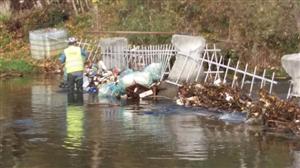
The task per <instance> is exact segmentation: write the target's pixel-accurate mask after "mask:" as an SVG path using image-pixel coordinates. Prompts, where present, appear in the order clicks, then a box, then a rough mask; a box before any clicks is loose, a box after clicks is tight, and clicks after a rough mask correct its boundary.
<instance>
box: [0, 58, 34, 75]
mask: <svg viewBox="0 0 300 168" xmlns="http://www.w3.org/2000/svg"><path fill="white" fill-rule="evenodd" d="M34 70H35V67H34V66H33V65H32V64H30V63H28V62H26V61H24V60H4V59H0V72H21V73H30V72H33V71H34Z"/></svg>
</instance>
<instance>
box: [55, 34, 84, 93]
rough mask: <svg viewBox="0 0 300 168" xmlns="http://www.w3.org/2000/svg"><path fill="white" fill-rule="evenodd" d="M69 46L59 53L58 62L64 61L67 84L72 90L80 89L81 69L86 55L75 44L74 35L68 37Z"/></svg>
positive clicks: (81, 81) (81, 82) (81, 80)
mask: <svg viewBox="0 0 300 168" xmlns="http://www.w3.org/2000/svg"><path fill="white" fill-rule="evenodd" d="M68 43H69V46H68V47H67V48H66V49H65V50H64V52H63V53H62V54H61V55H60V58H59V60H60V62H61V63H65V73H66V74H67V86H68V89H69V91H71V92H73V91H74V90H75V87H76V89H77V91H79V92H81V91H82V84H83V69H84V63H85V60H86V57H87V53H86V52H85V50H84V49H82V48H80V47H78V46H76V43H77V40H76V38H74V37H70V38H69V39H68Z"/></svg>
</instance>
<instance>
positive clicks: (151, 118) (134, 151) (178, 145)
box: [0, 76, 300, 168]
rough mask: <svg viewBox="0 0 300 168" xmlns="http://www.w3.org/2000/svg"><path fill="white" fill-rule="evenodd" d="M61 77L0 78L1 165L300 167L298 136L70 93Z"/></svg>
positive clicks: (171, 108) (169, 105)
mask: <svg viewBox="0 0 300 168" xmlns="http://www.w3.org/2000/svg"><path fill="white" fill-rule="evenodd" d="M59 78H60V77H57V76H39V77H34V78H22V79H12V80H6V81H1V82H0V167H1V168H10V167H20V168H66V167H75V168H83V167H91V168H96V167H108V168H109V167H116V168H127V167H128V168H134V167H153V168H157V167H164V168H165V167H191V168H193V167H210V168H212V167H226V168H227V167H228V168H235V167H236V168H253V167H257V168H258V167H262V168H267V167H271V168H277V167H278V168H282V167H300V141H299V139H293V138H286V137H283V136H278V135H271V134H266V133H264V132H262V131H261V130H259V129H256V128H253V127H247V126H245V125H244V124H240V123H238V122H230V123H228V122H226V121H223V120H219V119H216V118H217V117H216V116H218V115H215V114H212V113H211V112H208V111H206V110H203V109H197V108H184V107H179V106H176V105H174V103H173V102H172V101H170V100H161V101H141V102H138V103H137V102H129V101H127V102H126V101H117V100H114V99H99V98H98V97H97V96H93V95H83V96H80V95H68V94H67V93H64V92H61V91H59V89H58V87H57V86H58V83H59ZM237 118H238V119H237V120H239V117H237ZM241 118H243V117H241ZM241 120H242V119H241Z"/></svg>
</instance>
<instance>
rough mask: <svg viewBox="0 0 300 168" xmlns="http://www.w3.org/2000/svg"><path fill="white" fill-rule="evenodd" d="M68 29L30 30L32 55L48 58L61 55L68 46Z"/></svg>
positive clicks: (33, 56)
mask: <svg viewBox="0 0 300 168" xmlns="http://www.w3.org/2000/svg"><path fill="white" fill-rule="evenodd" d="M67 37H68V34H67V31H65V30H63V29H55V28H49V29H40V30H34V31H31V32H29V40H30V49H31V56H32V58H35V59H46V58H51V57H53V56H57V55H59V54H60V53H61V52H62V51H63V50H64V49H65V48H66V47H67V45H68V44H67V42H66V40H67Z"/></svg>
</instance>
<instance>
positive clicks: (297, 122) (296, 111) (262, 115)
mask: <svg viewBox="0 0 300 168" xmlns="http://www.w3.org/2000/svg"><path fill="white" fill-rule="evenodd" d="M259 97H260V98H259V101H258V102H256V103H255V104H254V106H253V107H252V108H251V109H250V111H249V112H250V113H249V118H256V119H259V120H260V119H261V121H262V124H263V126H265V127H266V128H267V129H270V130H272V131H276V132H283V133H292V134H294V135H297V136H300V107H299V105H298V104H297V103H296V102H293V101H286V100H281V99H280V98H278V97H276V96H273V95H269V94H268V92H267V91H265V90H261V91H260V92H259Z"/></svg>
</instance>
